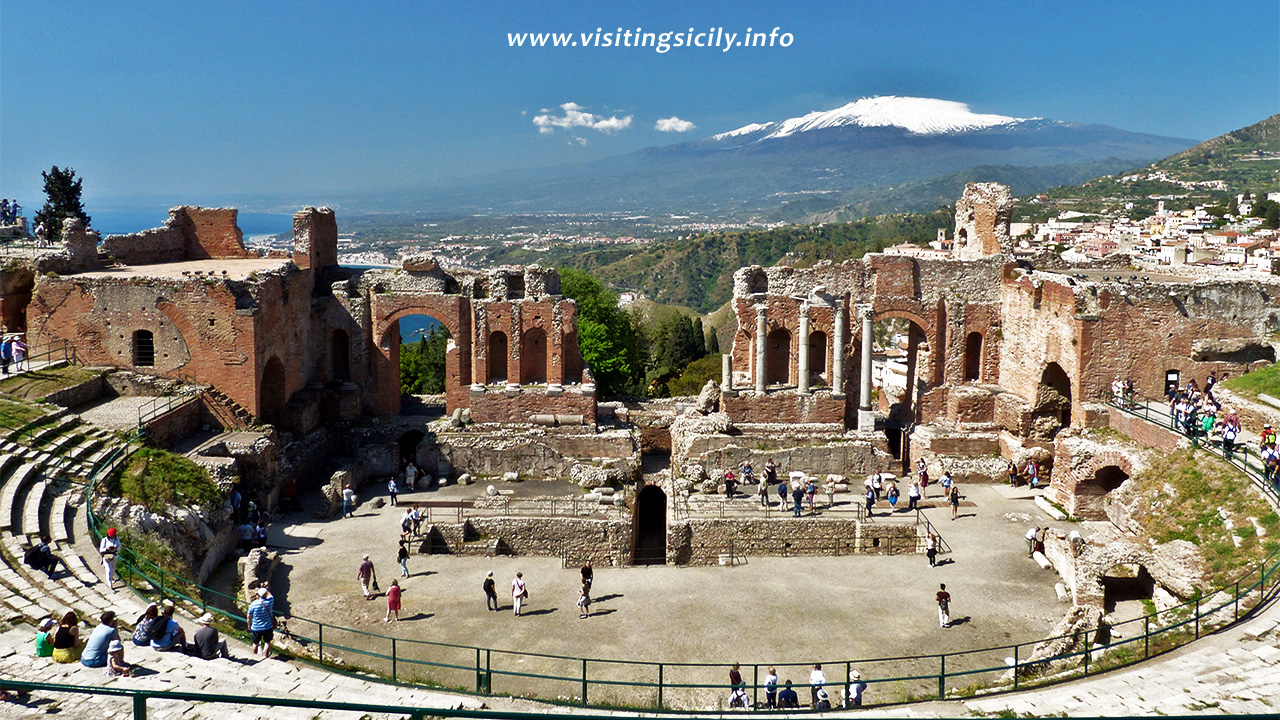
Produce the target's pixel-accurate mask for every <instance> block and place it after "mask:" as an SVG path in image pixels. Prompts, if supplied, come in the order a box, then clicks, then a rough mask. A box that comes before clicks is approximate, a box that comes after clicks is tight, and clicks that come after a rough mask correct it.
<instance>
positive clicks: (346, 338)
mask: <svg viewBox="0 0 1280 720" xmlns="http://www.w3.org/2000/svg"><path fill="white" fill-rule="evenodd" d="M329 379H330V380H337V381H338V382H347V381H348V380H350V379H351V336H350V335H347V331H346V330H341V329H338V330H334V331H333V335H332V336H330V338H329Z"/></svg>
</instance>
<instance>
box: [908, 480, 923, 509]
mask: <svg viewBox="0 0 1280 720" xmlns="http://www.w3.org/2000/svg"><path fill="white" fill-rule="evenodd" d="M919 505H920V481H919V480H912V481H911V485H910V486H909V487H907V509H908V510H916V509H918V508H919Z"/></svg>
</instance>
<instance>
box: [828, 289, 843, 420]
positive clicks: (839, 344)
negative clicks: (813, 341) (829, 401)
mask: <svg viewBox="0 0 1280 720" xmlns="http://www.w3.org/2000/svg"><path fill="white" fill-rule="evenodd" d="M834 322H835V337H834V338H832V345H831V389H832V391H831V396H832V397H834V398H843V397H844V332H845V331H844V322H845V320H844V298H841V299H840V300H839V302H837V303H836V310H835V320H834Z"/></svg>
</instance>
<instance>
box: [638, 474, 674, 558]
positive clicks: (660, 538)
mask: <svg viewBox="0 0 1280 720" xmlns="http://www.w3.org/2000/svg"><path fill="white" fill-rule="evenodd" d="M634 522H635V536H634V537H635V541H634V544H633V547H632V551H631V564H633V565H665V564H666V562H667V494H666V493H665V492H663V491H662V488H660V487H658V486H657V485H645V486H644V487H642V488H640V491H639V492H637V493H636V514H635V520H634Z"/></svg>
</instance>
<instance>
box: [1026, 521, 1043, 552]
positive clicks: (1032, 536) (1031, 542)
mask: <svg viewBox="0 0 1280 720" xmlns="http://www.w3.org/2000/svg"><path fill="white" fill-rule="evenodd" d="M1039 534H1040V527H1039V526H1035V527H1033V528H1031V529H1030V530H1028V531H1027V557H1031V556H1032V555H1035V554H1036V539H1037V538H1036V536H1038V535H1039Z"/></svg>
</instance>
